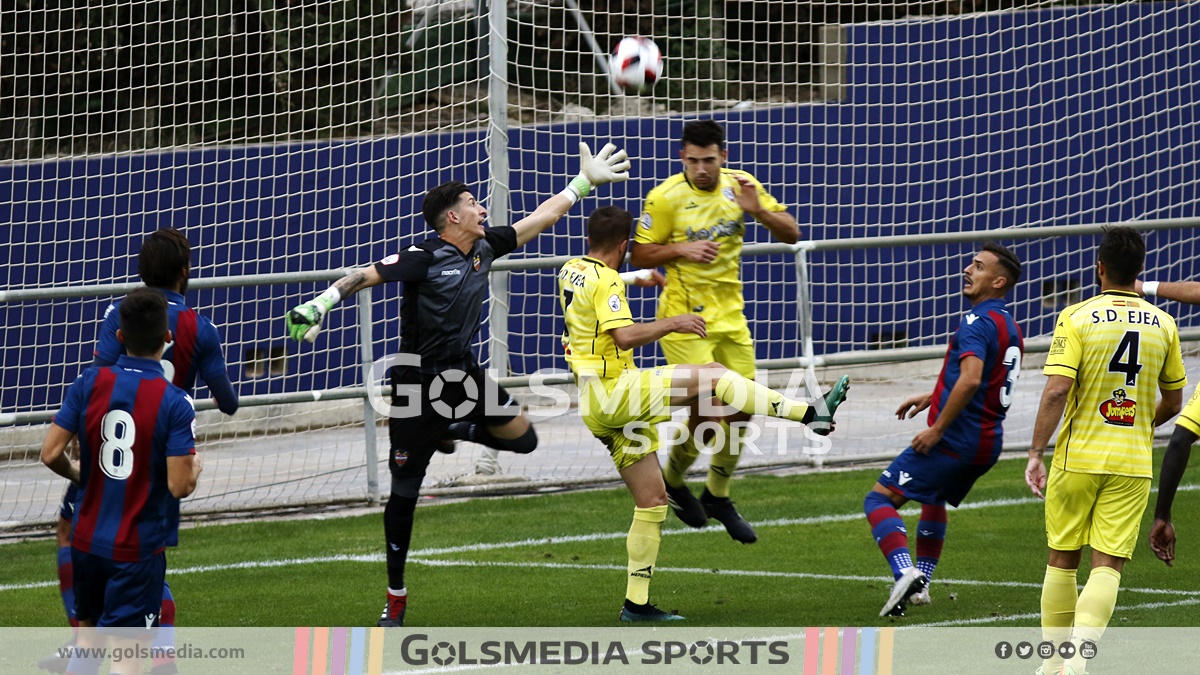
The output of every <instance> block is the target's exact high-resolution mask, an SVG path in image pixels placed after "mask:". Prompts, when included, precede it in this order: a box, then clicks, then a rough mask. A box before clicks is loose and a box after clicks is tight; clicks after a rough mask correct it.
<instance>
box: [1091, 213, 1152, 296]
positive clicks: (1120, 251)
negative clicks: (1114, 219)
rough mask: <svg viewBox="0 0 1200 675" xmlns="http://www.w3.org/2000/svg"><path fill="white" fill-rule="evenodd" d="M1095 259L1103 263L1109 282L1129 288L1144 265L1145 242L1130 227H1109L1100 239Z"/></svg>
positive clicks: (1138, 233) (1139, 234)
mask: <svg viewBox="0 0 1200 675" xmlns="http://www.w3.org/2000/svg"><path fill="white" fill-rule="evenodd" d="M1096 257H1097V258H1099V259H1100V262H1102V263H1104V269H1105V270H1106V271H1107V272H1108V278H1109V281H1111V282H1112V283H1114V284H1117V285H1119V286H1131V285H1133V282H1135V281H1137V276H1138V275H1139V274H1141V273H1142V266H1143V265H1145V263H1146V242H1145V241H1144V240H1143V239H1142V235H1141V233H1140V232H1138V231H1137V230H1135V229H1133V228H1132V227H1110V228H1108V229H1106V230H1104V236H1103V237H1101V238H1100V250H1099V252H1098V253H1097V256H1096Z"/></svg>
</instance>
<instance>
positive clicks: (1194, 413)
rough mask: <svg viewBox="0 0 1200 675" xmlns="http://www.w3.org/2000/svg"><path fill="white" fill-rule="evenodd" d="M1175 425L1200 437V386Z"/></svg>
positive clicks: (1184, 407)
mask: <svg viewBox="0 0 1200 675" xmlns="http://www.w3.org/2000/svg"><path fill="white" fill-rule="evenodd" d="M1175 424H1177V425H1179V426H1181V427H1183V428H1184V429H1187V430H1188V431H1190V432H1192V433H1193V434H1196V435H1197V436H1200V386H1197V387H1196V391H1195V392H1193V393H1192V397H1191V398H1190V399H1188V402H1187V405H1185V406H1183V411H1182V412H1180V413H1179V419H1177V420H1176V421H1175Z"/></svg>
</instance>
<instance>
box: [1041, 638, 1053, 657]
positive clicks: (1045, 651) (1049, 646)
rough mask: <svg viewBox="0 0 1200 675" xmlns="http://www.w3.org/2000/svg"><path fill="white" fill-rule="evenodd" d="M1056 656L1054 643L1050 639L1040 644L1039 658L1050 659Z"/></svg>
mask: <svg viewBox="0 0 1200 675" xmlns="http://www.w3.org/2000/svg"><path fill="white" fill-rule="evenodd" d="M1051 656H1054V643H1053V642H1050V641H1049V640H1047V641H1045V642H1043V643H1041V644H1039V645H1038V658H1042V659H1048V658H1050V657H1051Z"/></svg>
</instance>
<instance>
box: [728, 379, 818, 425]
mask: <svg viewBox="0 0 1200 675" xmlns="http://www.w3.org/2000/svg"><path fill="white" fill-rule="evenodd" d="M713 394H715V395H716V397H717V398H719V399H721V401H722V402H723V403H725V404H727V405H731V406H733V407H735V408H737V409H738V410H741V411H742V412H745V413H750V414H751V415H769V416H771V417H780V418H783V419H787V420H792V421H793V422H804V414H805V413H806V412H808V404H807V403H805V402H804V401H794V400H792V399H790V398H788V397H786V396H784V395H783V394H781V393H779V392H777V391H775V390H773V389H769V388H767V387H764V386H762V385H761V384H759V383H757V382H754V381H752V380H747V379H746V378H744V377H742V376H741V375H738V374H737V373H735V372H733V371H732V370H730V371H727V372H726V373H725V374H724V375H722V376H721V379H719V380H717V383H716V385H715V386H714V387H713Z"/></svg>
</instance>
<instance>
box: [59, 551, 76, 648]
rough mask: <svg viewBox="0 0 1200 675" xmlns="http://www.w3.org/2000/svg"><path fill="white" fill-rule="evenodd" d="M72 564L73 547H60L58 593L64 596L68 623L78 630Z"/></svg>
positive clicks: (64, 607)
mask: <svg viewBox="0 0 1200 675" xmlns="http://www.w3.org/2000/svg"><path fill="white" fill-rule="evenodd" d="M74 569H75V568H74V566H73V565H72V564H71V547H70V546H60V547H58V592H59V595H61V596H62V602H63V609H65V610H66V611H67V623H69V624H71V627H72V628H78V627H79V622H78V621H76V620H75V571H74Z"/></svg>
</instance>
